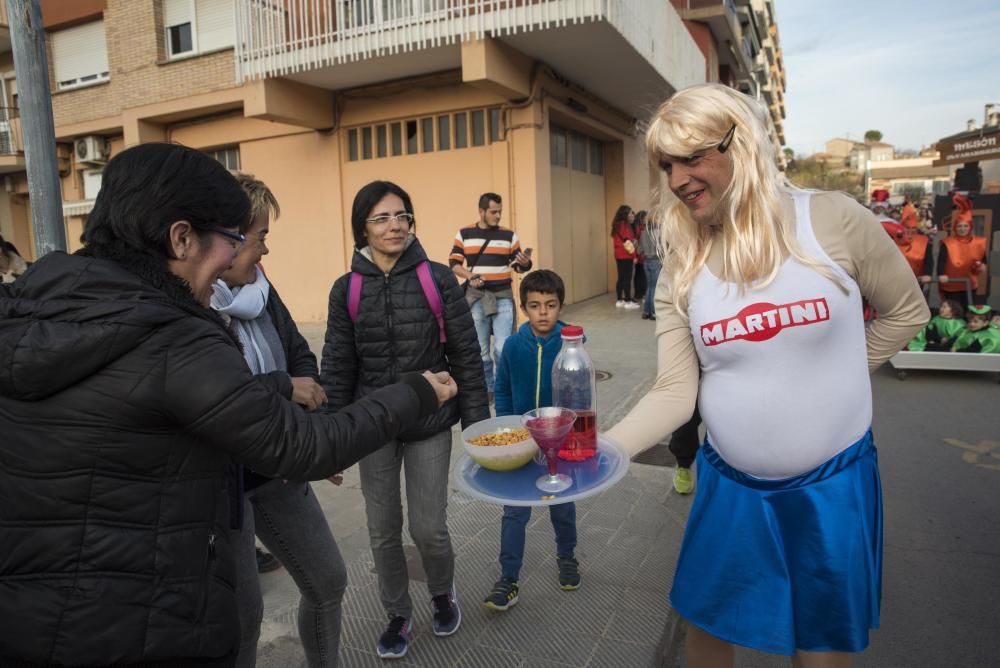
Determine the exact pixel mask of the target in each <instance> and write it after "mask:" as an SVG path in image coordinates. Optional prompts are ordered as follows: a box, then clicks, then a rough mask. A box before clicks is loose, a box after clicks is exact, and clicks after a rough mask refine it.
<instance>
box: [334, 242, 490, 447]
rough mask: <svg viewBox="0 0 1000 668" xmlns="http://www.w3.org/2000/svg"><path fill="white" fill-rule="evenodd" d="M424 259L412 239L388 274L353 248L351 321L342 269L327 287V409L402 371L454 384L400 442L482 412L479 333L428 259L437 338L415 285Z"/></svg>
mask: <svg viewBox="0 0 1000 668" xmlns="http://www.w3.org/2000/svg"><path fill="white" fill-rule="evenodd" d="M426 259H427V255H426V254H425V253H424V249H423V248H422V247H421V246H420V242H419V241H417V240H416V239H414V240H413V242H412V243H411V244H410V246H409V247H408V248H407V249H406V250H405V251H403V254H402V256H400V258H399V260H398V261H397V262H396V265H395V266H394V267H393V268H392V271H390V272H389V273H388V274H384V273H382V270H381V269H379V268H378V267H377V266H375V263H374V262H372V261H371V260H370V259H368V257H366V254H364V253H362V252H359V251H355V252H354V259H353V261H352V262H351V269H352V270H353V271H355V272H358V273H359V274H361V275H362V276H363V281H364V283H363V285H362V289H361V303H360V306H359V308H358V321H357V322H356V323H353V322H351V318H350V315H349V314H348V312H347V288H348V283H349V281H350V276H351V274H350V273H347V274H344V275H343V276H341V277H340V278H338V279H337V281H336V282H335V283H334V284H333V288H332V289H331V290H330V308H329V315H328V318H327V325H326V341H325V344H324V346H323V362H322V365H321V376H322V384H323V389H324V390H325V391H326V396H327V399H328V400H329V405H330V408H332V409H333V410H337V409H339V408H340V407H342V406H346V405H348V404H349V403H351V402H352V401H355V400H356V399H357V398H359V397H363V396H366V395H368V394H369V393H371V392H374V391H375V390H377V389H378V388H380V387H385V386H386V385H389V384H390V383H394V382H396V380H397V379H398V378H399V377H400V375H401V374H403V373H406V372H408V371H413V372H417V371H420V372H422V371H427V370H429V371H448V372H450V373H451V375H452V377H454V379H455V381H456V382H457V383H458V396H457V397H456V398H455V399H452V400H451V401H449V402H448V403H447V404H445V405H444V406H442V407H441V408H440V409H438V411H437V412H436V413H435V414H434V415H431V416H429V417H427V418H425V419H424V420H423V421H422V422H420V423H419V424H418V425H417V426H415V427H413V428H411V429H407V430H405V431H404V432H403V433H402V434H400V436H399V439H400V440H402V441H418V440H422V439H425V438H429V437H431V436H433V435H434V434H437V433H439V432H441V431H443V430H445V429H450V428H451V426H452V425H454V424H455V423H456V422H458V421H459V419H461V421H462V426H463V427H467V426H469V425H471V424H475V423H476V422H479V421H480V420H485V419H486V418H488V417H490V407H489V399H488V397H487V394H486V378H485V376H484V375H483V362H482V359H481V358H480V356H479V340H478V339H477V338H476V329H475V326H474V325H473V322H472V314H471V313H470V312H469V305H468V304H467V303H466V301H465V295H464V294H462V289H461V288H460V287H459V286H458V281H457V279H456V278H455V275H454V274H453V273H452V272H451V270H450V269H449V268H448V267H445V266H444V265H442V264H438V263H436V262H431V270H432V273H433V274H434V279H435V281H436V282H437V284H438V287H439V288H440V290H441V295H442V301H443V303H444V319H445V333H446V334H447V336H448V342H447V343H445V344H444V345H443V346H442V345H441V343H440V341H439V330H438V324H437V320H436V319H435V318H434V313H433V312H432V311H431V307H430V305H429V304H428V303H427V297H426V296H425V295H424V292H423V290H422V289H421V287H420V279H419V278H418V277H417V272H416V268H417V265H418V264H419V263H421V262H423V261H425V260H426Z"/></svg>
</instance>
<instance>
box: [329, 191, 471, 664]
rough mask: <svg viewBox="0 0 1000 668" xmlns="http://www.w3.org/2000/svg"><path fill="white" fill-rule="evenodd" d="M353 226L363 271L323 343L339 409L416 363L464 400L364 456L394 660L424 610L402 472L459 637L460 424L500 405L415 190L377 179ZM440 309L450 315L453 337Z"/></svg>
mask: <svg viewBox="0 0 1000 668" xmlns="http://www.w3.org/2000/svg"><path fill="white" fill-rule="evenodd" d="M351 226H352V228H353V231H354V240H355V244H356V246H357V250H356V251H355V252H354V258H353V261H352V263H351V270H352V273H348V274H345V275H344V276H341V277H340V278H339V279H337V281H336V283H334V284H333V289H332V290H331V291H330V311H329V318H328V320H327V330H326V344H325V346H324V347H323V364H322V371H321V381H322V384H323V388H324V390H325V391H326V394H327V397H328V398H329V402H330V407H331V408H333V409H337V408H339V407H340V406H345V405H347V404H349V403H350V402H352V401H355V400H356V399H358V398H360V397H364V396H367V395H368V394H369V393H371V392H376V391H378V389H379V388H382V387H385V386H386V385H389V384H390V383H394V382H396V380H397V379H398V378H399V377H400V376H401V374H405V373H407V372H410V371H412V370H414V369H431V370H433V371H448V372H450V373H451V375H452V376H453V377H454V378H455V380H456V381H457V382H458V386H459V387H460V388H461V391H460V392H459V393H458V397H457V398H456V399H455V400H452V401H450V402H448V403H447V404H445V405H444V406H442V407H441V408H440V409H439V410H438V411H437V413H435V414H434V415H431V416H429V417H427V418H425V419H424V420H423V421H422V422H421V423H420V424H418V425H416V426H415V427H413V428H410V429H407V430H405V431H404V432H403V433H401V434H400V435H399V437H398V438H393V439H387V440H386V441H385V442H384V445H383V447H382V448H381V449H379V450H378V451H377V452H375V453H373V454H372V455H369V456H368V457H366V458H365V459H363V460H361V465H360V467H361V489H362V491H363V493H364V496H365V509H366V512H367V514H368V532H369V535H370V538H371V545H372V554H373V556H374V558H375V569H376V572H377V573H378V576H379V583H380V591H381V593H382V605H383V607H384V608H385V611H386V614H387V615H388V617H389V625H388V628H387V629H386V631H385V633H383V634H382V636H381V638H380V639H379V641H378V644H377V650H378V654H379V656H381V657H383V658H398V657H401V656H402V655H403V654H405V653H406V648H407V646H408V643H409V632H410V620H411V619H412V602H411V601H410V596H409V593H408V588H409V576H408V574H407V571H406V558H405V556H404V555H403V540H402V526H403V515H402V507H401V500H400V469H401V467H405V469H406V499H407V508H408V511H409V513H408V519H409V526H410V535H411V536H412V537H413V542H414V543H415V544H416V546H417V549H418V550H419V551H420V556H421V559H422V562H423V566H424V571H425V572H426V573H427V588H428V591H429V592H430V595H431V598H432V601H433V607H434V620H433V624H434V633H435V634H436V635H450V634H452V633H454V632H455V631H456V630H457V629H458V625H459V623H460V622H461V613H460V611H459V609H458V604H457V601H456V600H455V596H454V587H453V576H454V570H455V558H454V553H453V551H452V547H451V537H450V536H449V535H448V526H447V522H446V508H447V501H448V465H449V462H450V453H451V427H452V425H454V424H455V423H456V422H458V421H459V419H461V421H462V425H463V426H468V425H470V424H473V423H475V422H478V421H480V420H484V419H486V418H488V417H489V416H490V409H489V400H488V398H487V394H486V381H485V378H484V376H483V364H482V360H481V359H480V357H479V342H478V339H477V338H476V329H475V326H474V325H473V323H472V315H471V314H470V313H469V307H468V305H467V303H466V301H465V296H464V295H463V294H462V290H461V288H459V287H458V282H457V281H456V279H455V276H454V274H452V272H451V270H450V269H449V268H448V267H446V266H444V265H441V264H437V263H436V262H428V260H427V255H426V254H425V253H424V250H423V248H421V246H420V242H418V241H417V240H416V238H415V237H414V236H413V234H412V232H413V226H414V218H413V205H412V204H411V203H410V197H409V195H407V194H406V192H405V191H403V189H402V188H400V187H399V186H397V185H395V184H393V183H389V182H387V181H375V182H372V183H369V184H368V185H367V186H365V187H364V188H362V189H361V191H360V192H358V194H357V196H356V197H355V199H354V206H353V209H352V213H351ZM422 265H423V267H425V268H429V269H430V274H431V275H432V276H433V283H434V285H433V286H430V287H429V289H430V290H431V294H427V293H426V292H425V289H424V287H422V285H421V281H420V278H419V275H418V272H419V271H423V270H424V269H422ZM352 274H353V277H352ZM352 282H353V284H354V286H355V287H354V294H355V295H356V298H355V299H354V303H353V304H352V303H351V302H352V299H351V297H350V296H349V293H350V292H351V285H352ZM358 282H360V285H359V284H358ZM435 290H436V294H434V291H435ZM438 296H439V297H438ZM437 298H440V303H441V304H443V308H441V309H439V310H438V313H435V307H434V306H432V302H433V301H435V300H436V299H437ZM437 315H442V316H443V328H444V337H442V332H441V328H440V327H439V323H438V320H437V317H436V316H437ZM442 338H445V339H446V340H445V341H444V342H442V341H441V339H442Z"/></svg>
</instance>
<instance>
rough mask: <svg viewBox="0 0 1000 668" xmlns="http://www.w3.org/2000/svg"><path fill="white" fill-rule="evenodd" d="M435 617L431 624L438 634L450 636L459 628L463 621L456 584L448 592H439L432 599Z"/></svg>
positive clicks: (435, 633)
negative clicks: (456, 593)
mask: <svg viewBox="0 0 1000 668" xmlns="http://www.w3.org/2000/svg"><path fill="white" fill-rule="evenodd" d="M431 607H432V608H433V610H434V618H433V619H432V620H431V626H432V627H433V629H434V635H436V636H450V635H451V634H452V633H454V632H455V631H457V630H458V627H459V625H461V623H462V610H461V609H460V608H459V607H458V597H457V596H456V595H455V585H452V586H451V590H450V591H449V592H448V593H447V594H438V595H437V596H435V597H434V598H432V599H431Z"/></svg>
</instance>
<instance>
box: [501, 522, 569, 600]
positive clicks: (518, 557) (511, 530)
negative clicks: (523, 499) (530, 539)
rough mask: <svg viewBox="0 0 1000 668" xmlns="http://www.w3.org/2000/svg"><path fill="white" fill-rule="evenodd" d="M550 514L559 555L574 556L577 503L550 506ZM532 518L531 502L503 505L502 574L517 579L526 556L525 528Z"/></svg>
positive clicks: (509, 578) (510, 578)
mask: <svg viewBox="0 0 1000 668" xmlns="http://www.w3.org/2000/svg"><path fill="white" fill-rule="evenodd" d="M549 518H550V519H551V520H552V528H553V529H555V531H556V555H557V556H560V557H571V556H573V551H574V550H576V504H575V503H560V504H558V505H555V506H549ZM529 519H531V507H530V506H504V507H503V520H502V522H501V524H500V575H501V576H502V577H505V578H507V579H508V580H515V581H516V580H517V579H518V578H519V577H520V574H521V562H522V561H523V560H524V532H525V528H526V527H527V526H528V520H529Z"/></svg>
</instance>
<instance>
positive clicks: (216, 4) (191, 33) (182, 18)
mask: <svg viewBox="0 0 1000 668" xmlns="http://www.w3.org/2000/svg"><path fill="white" fill-rule="evenodd" d="M163 26H164V29H165V30H166V33H167V35H166V37H167V55H168V56H169V57H170V58H176V57H178V56H188V55H192V54H195V53H207V52H209V51H217V50H219V49H225V48H228V47H231V46H233V45H234V44H235V43H236V27H235V23H234V19H233V3H232V0H163Z"/></svg>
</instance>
